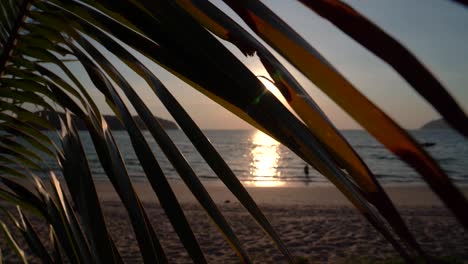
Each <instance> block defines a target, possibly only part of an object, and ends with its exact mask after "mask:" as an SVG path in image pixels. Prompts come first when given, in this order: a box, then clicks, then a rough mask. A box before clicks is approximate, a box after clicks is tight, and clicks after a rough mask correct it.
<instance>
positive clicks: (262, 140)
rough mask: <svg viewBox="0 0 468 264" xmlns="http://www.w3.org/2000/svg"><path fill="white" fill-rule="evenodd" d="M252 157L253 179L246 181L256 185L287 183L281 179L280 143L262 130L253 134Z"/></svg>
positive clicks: (250, 184)
mask: <svg viewBox="0 0 468 264" xmlns="http://www.w3.org/2000/svg"><path fill="white" fill-rule="evenodd" d="M252 145H253V147H252V150H251V152H250V155H251V157H252V159H251V163H250V167H251V171H250V174H251V176H252V181H247V182H245V183H246V184H247V185H249V186H255V187H277V186H282V185H284V184H285V182H284V181H281V180H280V179H279V177H280V176H281V175H280V172H279V171H278V169H277V167H278V161H279V159H280V154H279V147H280V144H279V143H278V142H277V141H276V140H274V139H272V138H271V137H269V136H267V135H266V134H264V133H263V132H261V131H257V132H256V133H255V134H253V136H252Z"/></svg>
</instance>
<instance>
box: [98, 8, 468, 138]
mask: <svg viewBox="0 0 468 264" xmlns="http://www.w3.org/2000/svg"><path fill="white" fill-rule="evenodd" d="M263 2H264V3H266V4H267V5H268V6H269V7H270V8H271V9H272V10H273V11H275V12H276V13H277V14H278V15H279V16H281V18H283V19H284V20H285V21H286V22H288V23H289V24H290V25H291V26H292V27H293V28H294V29H295V30H296V31H297V32H298V33H299V34H300V35H302V37H304V38H305V39H306V40H307V41H309V43H310V44H311V45H312V46H313V47H314V48H316V49H317V50H318V51H319V52H321V53H322V55H324V57H325V58H327V59H328V61H330V62H331V63H332V64H333V65H334V66H335V68H337V69H338V70H339V71H340V72H341V73H342V74H343V75H344V76H345V77H346V78H347V79H348V80H349V81H351V82H352V83H353V84H354V85H355V86H356V87H358V88H359V89H360V91H361V92H363V93H364V94H365V95H367V96H368V97H369V98H370V99H371V100H372V101H373V102H375V103H376V104H377V105H379V106H380V107H381V108H382V109H383V110H384V111H385V112H386V113H387V114H389V115H390V116H391V117H393V118H394V119H395V120H396V121H397V122H398V123H399V124H401V125H402V126H403V127H406V128H418V127H420V126H421V124H423V123H425V122H427V121H428V120H431V119H435V118H438V117H439V115H438V114H437V113H436V112H435V111H434V110H433V109H432V107H431V106H429V105H428V104H427V103H426V102H425V101H424V100H423V99H422V98H421V97H419V96H418V95H417V94H416V93H415V92H414V91H413V89H412V88H411V87H410V86H409V85H408V84H407V83H406V82H405V81H404V80H403V79H402V78H400V77H399V76H398V75H397V74H396V73H395V72H394V71H393V69H392V68H390V67H389V66H388V65H386V64H385V63H384V62H382V61H380V60H379V59H377V58H376V57H375V56H374V55H372V54H371V53H369V52H367V51H366V50H365V49H364V48H363V47H361V46H360V45H359V44H357V43H355V42H354V41H353V40H351V39H350V38H348V37H347V36H346V35H345V34H343V33H342V32H340V31H339V30H337V29H336V28H335V27H334V26H333V25H331V24H330V23H328V22H327V21H326V20H324V19H322V18H321V17H319V16H317V15H316V14H315V13H313V12H312V11H310V10H309V9H307V8H305V7H304V6H302V5H301V4H299V3H298V2H296V1H293V0H265V1H263ZM345 2H347V3H348V4H350V5H352V6H353V7H354V8H356V9H357V10H358V11H360V12H361V13H363V14H365V15H366V16H367V17H368V18H369V19H370V20H372V21H373V22H374V23H376V24H378V25H379V26H380V27H381V28H383V29H384V30H385V31H386V32H387V33H389V34H390V35H392V36H393V37H395V38H396V39H398V40H399V41H400V42H401V43H402V44H404V45H405V46H406V47H407V48H409V49H410V50H411V51H412V52H413V53H414V54H415V55H416V57H418V58H419V59H420V60H421V61H422V62H423V63H424V64H425V65H426V66H427V67H428V68H429V69H430V70H431V71H432V72H433V73H434V75H435V76H436V77H437V78H438V79H439V80H440V81H441V82H442V83H443V84H444V85H445V86H446V88H447V89H448V90H449V92H450V93H451V94H452V96H453V97H455V99H456V100H457V101H458V102H459V104H460V105H461V106H462V107H463V109H464V110H465V112H468V89H467V83H468V48H467V47H468V28H467V27H468V9H466V8H464V7H462V6H460V5H458V4H456V3H453V2H451V1H449V0H418V1H416V0H392V1H388V0H352V1H351V0H350V1H345ZM213 3H215V4H216V5H217V6H218V7H220V8H221V9H222V10H223V11H225V12H226V13H228V14H229V15H231V17H233V18H234V19H235V20H236V21H237V22H238V23H240V24H241V25H243V26H245V24H244V23H243V22H242V21H241V20H240V19H239V18H238V17H237V15H235V13H233V12H232V11H231V10H230V9H229V8H228V7H226V6H225V5H224V4H222V2H221V1H213ZM249 32H251V31H250V30H249ZM225 45H226V46H227V47H228V48H229V49H230V50H231V51H232V52H233V53H234V54H236V55H237V57H238V58H240V59H241V61H242V62H244V64H245V65H246V66H247V67H248V68H249V69H250V70H251V71H252V72H253V73H254V74H255V75H266V72H265V70H264V69H263V67H262V66H261V64H260V63H259V61H258V59H257V58H256V57H253V58H245V57H244V56H243V55H242V54H241V53H239V52H238V51H237V49H236V48H235V47H234V46H233V45H231V44H229V43H225ZM282 61H284V60H282ZM150 64H151V67H152V69H154V72H155V73H156V75H157V76H158V77H159V78H160V79H161V80H162V81H163V82H164V84H165V85H166V86H167V87H168V88H169V89H170V90H171V91H172V92H173V94H174V95H175V96H176V97H177V98H178V99H179V101H180V102H181V104H182V105H183V106H184V107H185V108H186V109H187V110H188V111H189V113H190V114H191V116H192V117H193V118H194V120H195V121H196V122H197V123H198V124H199V125H200V126H201V127H202V128H205V129H245V128H250V126H249V125H248V124H246V123H245V122H244V121H242V120H240V119H239V118H237V117H236V116H234V115H232V114H230V113H229V112H227V111H226V110H224V109H223V108H222V107H220V106H218V105H217V104H216V103H214V102H212V101H210V100H209V99H207V98H206V97H205V96H203V95H201V94H200V93H199V92H197V91H196V90H195V89H193V88H191V87H189V86H188V85H186V84H185V83H183V82H181V81H180V80H178V79H177V78H175V77H172V76H171V75H170V74H168V73H167V72H165V71H164V70H162V69H161V68H160V67H158V66H156V65H154V64H152V63H150ZM288 69H289V70H291V71H292V73H294V74H295V77H296V78H297V79H298V80H299V82H300V83H301V84H302V85H303V87H304V88H305V89H306V90H307V91H308V92H309V93H310V94H311V96H312V97H313V98H314V100H315V101H316V102H317V103H318V104H319V105H320V107H322V109H323V110H324V112H325V113H326V114H327V115H328V116H329V118H330V119H331V120H332V121H333V122H334V124H335V125H336V126H337V127H338V128H341V129H355V128H359V126H358V125H357V124H356V123H355V122H354V121H353V120H351V119H350V118H349V117H348V116H347V114H345V113H344V112H343V111H341V110H340V109H339V108H338V107H337V106H336V105H335V104H334V103H333V102H332V101H331V100H329V99H328V98H327V97H326V95H324V94H323V93H321V92H320V91H319V89H318V88H316V87H315V86H314V85H313V84H312V83H311V82H310V81H308V80H307V79H306V78H304V77H303V76H302V75H301V74H299V73H298V72H297V71H295V70H294V69H293V68H292V67H290V66H289V65H288ZM129 76H130V79H131V82H132V84H133V85H134V86H135V87H136V88H137V89H138V91H139V93H140V95H142V97H143V98H144V100H145V101H146V102H147V104H148V105H149V106H150V107H151V109H152V110H153V111H154V114H155V115H158V116H161V117H164V118H169V119H172V118H171V117H170V115H169V114H168V113H167V112H166V111H165V110H164V108H163V107H162V104H161V103H160V102H159V101H158V99H157V98H156V97H155V96H154V95H153V94H152V93H151V92H150V90H149V88H148V87H147V86H146V84H145V82H144V81H143V80H142V79H140V78H139V77H137V76H136V75H133V74H130V75H129ZM96 96H98V95H97V93H96Z"/></svg>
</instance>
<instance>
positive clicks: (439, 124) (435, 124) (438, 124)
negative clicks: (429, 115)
mask: <svg viewBox="0 0 468 264" xmlns="http://www.w3.org/2000/svg"><path fill="white" fill-rule="evenodd" d="M420 129H451V127H450V126H449V125H448V124H447V122H445V120H444V119H443V118H440V119H435V120H432V121H429V122H427V123H426V124H424V125H423V126H422V127H421V128H420Z"/></svg>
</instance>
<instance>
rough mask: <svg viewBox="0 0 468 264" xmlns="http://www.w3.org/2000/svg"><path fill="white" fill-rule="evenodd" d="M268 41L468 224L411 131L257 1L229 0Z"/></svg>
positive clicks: (457, 196) (462, 204)
mask: <svg viewBox="0 0 468 264" xmlns="http://www.w3.org/2000/svg"><path fill="white" fill-rule="evenodd" d="M225 2H226V3H228V4H229V5H230V6H231V7H232V8H233V9H234V10H235V11H236V12H237V13H238V14H239V15H240V16H241V17H242V18H243V19H244V21H245V22H246V23H247V24H248V25H249V26H250V27H251V28H252V30H254V31H255V32H256V33H257V34H258V35H259V36H261V37H262V38H263V39H264V40H265V41H266V42H267V43H268V44H269V45H271V46H272V47H273V48H275V49H276V50H277V51H278V52H279V53H280V54H281V55H283V56H284V57H285V58H286V59H288V60H289V61H290V62H291V63H292V64H293V65H294V66H295V67H296V68H298V69H299V70H300V71H301V72H302V73H303V74H304V75H305V76H306V77H308V78H309V79H310V80H311V81H312V82H314V83H315V84H316V85H317V86H318V87H319V88H320V89H321V90H322V91H324V92H325V93H326V94H327V95H328V96H329V97H330V98H332V99H333V100H334V101H335V102H336V103H337V104H338V105H340V106H341V107H342V108H343V109H344V110H345V111H347V112H348V113H349V114H350V115H351V116H352V117H353V118H354V119H355V120H356V121H357V122H358V123H360V124H361V125H362V126H363V127H364V128H366V129H367V130H368V131H369V132H370V133H371V134H372V135H373V136H375V137H376V138H377V139H378V140H379V141H380V142H381V143H382V144H383V145H385V146H386V147H387V148H388V149H389V150H391V151H392V152H393V153H395V154H396V155H398V156H399V157H400V158H401V159H402V160H404V161H405V162H407V163H408V164H410V165H411V166H412V167H413V168H415V169H416V170H417V171H418V172H419V173H420V174H421V175H422V176H423V178H424V179H425V180H426V182H427V183H428V184H429V185H430V186H431V188H432V189H433V190H434V192H436V193H437V194H438V195H439V197H440V198H441V199H442V200H443V201H444V202H445V204H446V205H447V206H448V207H449V208H450V209H451V210H452V211H453V212H454V214H455V215H456V216H457V218H458V219H459V220H460V222H462V223H463V225H464V226H465V227H467V228H468V215H467V214H466V213H464V212H466V211H468V202H467V201H466V198H465V197H464V196H463V194H462V193H461V192H460V191H459V190H458V189H457V188H456V187H455V186H454V185H453V184H452V182H451V181H450V179H449V178H448V177H447V175H446V174H445V173H444V172H443V171H442V169H441V168H440V167H439V166H438V165H437V163H436V162H435V161H434V160H433V159H432V158H431V157H430V156H429V154H428V153H427V152H426V151H424V150H423V149H422V148H421V147H420V146H419V145H418V144H417V143H416V142H415V141H414V140H413V139H412V138H411V137H410V136H409V135H408V133H407V132H406V131H405V130H404V129H402V128H401V127H400V126H398V124H396V123H395V122H394V121H393V120H392V119H391V118H390V117H388V116H387V115H386V114H385V113H384V112H383V111H381V110H380V109H379V108H378V107H377V106H375V105H374V104H373V103H372V102H370V101H369V100H368V99H367V98H366V97H365V96H364V95H362V94H361V93H360V92H359V91H358V90H357V89H356V88H355V87H354V86H353V85H352V84H351V83H350V82H348V81H347V80H346V79H345V78H344V77H343V76H342V75H341V74H339V73H338V72H337V70H335V69H334V68H333V66H331V65H330V63H328V62H327V61H326V60H325V59H324V58H323V57H322V56H321V55H320V54H319V53H318V52H317V51H316V50H315V49H313V48H312V47H311V46H310V45H309V44H308V43H307V42H306V41H305V40H304V39H302V38H301V37H300V36H299V35H298V34H297V33H295V32H294V31H293V30H292V29H291V28H290V27H289V26H287V24H286V23H284V22H283V21H282V20H281V19H280V18H279V17H277V16H276V15H275V14H274V13H272V12H271V11H270V10H269V9H267V8H266V7H265V6H264V5H263V4H261V3H260V2H258V1H253V0H252V1H250V0H247V1H232V0H225Z"/></svg>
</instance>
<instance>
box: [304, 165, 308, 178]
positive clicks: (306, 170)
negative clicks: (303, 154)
mask: <svg viewBox="0 0 468 264" xmlns="http://www.w3.org/2000/svg"><path fill="white" fill-rule="evenodd" d="M304 173H305V176H306V177H307V178H309V165H307V164H306V165H305V166H304Z"/></svg>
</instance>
